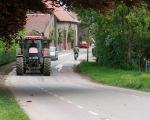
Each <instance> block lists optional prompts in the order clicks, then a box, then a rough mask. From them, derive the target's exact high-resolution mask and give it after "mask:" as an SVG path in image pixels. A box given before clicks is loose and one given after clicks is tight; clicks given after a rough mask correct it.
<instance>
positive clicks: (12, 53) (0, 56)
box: [0, 47, 16, 65]
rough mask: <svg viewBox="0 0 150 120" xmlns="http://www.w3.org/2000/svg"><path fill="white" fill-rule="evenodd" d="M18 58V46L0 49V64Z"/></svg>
mask: <svg viewBox="0 0 150 120" xmlns="http://www.w3.org/2000/svg"><path fill="white" fill-rule="evenodd" d="M15 59H16V47H15V48H10V49H9V50H7V51H6V50H3V49H1V50H0V65H3V64H6V63H9V62H11V61H14V60H15Z"/></svg>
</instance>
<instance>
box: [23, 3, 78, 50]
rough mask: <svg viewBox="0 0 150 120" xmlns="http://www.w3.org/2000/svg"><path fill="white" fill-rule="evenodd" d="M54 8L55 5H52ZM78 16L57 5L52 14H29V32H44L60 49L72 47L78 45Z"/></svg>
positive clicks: (53, 44)
mask: <svg viewBox="0 0 150 120" xmlns="http://www.w3.org/2000/svg"><path fill="white" fill-rule="evenodd" d="M49 7H52V8H54V7H53V6H50V5H49ZM78 23H79V21H78V20H77V17H76V16H75V15H74V14H73V13H71V12H68V11H67V10H65V9H64V8H63V7H55V8H54V11H53V12H52V13H50V14H40V13H37V14H35V13H32V14H27V24H26V25H25V28H26V29H27V33H29V32H31V31H32V30H36V31H39V32H41V33H44V35H45V36H46V37H47V38H48V39H50V41H51V46H56V47H57V48H58V50H59V51H61V50H67V49H71V48H72V47H73V46H75V45H78V26H77V25H78Z"/></svg>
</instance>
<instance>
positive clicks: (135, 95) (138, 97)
mask: <svg viewBox="0 0 150 120" xmlns="http://www.w3.org/2000/svg"><path fill="white" fill-rule="evenodd" d="M132 96H133V97H136V98H139V97H140V96H137V95H132Z"/></svg>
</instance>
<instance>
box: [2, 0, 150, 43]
mask: <svg viewBox="0 0 150 120" xmlns="http://www.w3.org/2000/svg"><path fill="white" fill-rule="evenodd" d="M48 1H53V2H55V4H54V3H53V5H56V4H60V5H65V6H67V7H70V6H76V7H83V8H93V9H97V10H100V11H101V12H103V13H104V12H105V11H109V10H110V9H112V8H114V7H115V6H116V5H117V4H119V3H122V2H124V3H125V4H126V5H128V6H133V5H139V4H140V3H141V1H142V2H143V1H146V2H148V0H117V1H116V0H0V21H1V22H0V37H3V38H4V39H3V40H4V41H5V42H6V43H7V44H11V42H12V39H11V38H12V37H13V36H14V35H15V34H16V33H17V32H18V31H19V30H20V29H22V27H23V26H24V25H25V23H26V12H27V11H28V10H32V11H42V12H47V11H51V10H52V9H48V8H47V6H46V4H45V3H47V2H48Z"/></svg>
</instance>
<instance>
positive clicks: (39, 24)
mask: <svg viewBox="0 0 150 120" xmlns="http://www.w3.org/2000/svg"><path fill="white" fill-rule="evenodd" d="M49 21H50V15H49V14H27V23H26V25H25V28H26V29H27V32H28V33H29V32H31V31H32V30H36V31H38V32H40V33H41V32H44V31H45V29H46V27H47V25H48V23H49Z"/></svg>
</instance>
